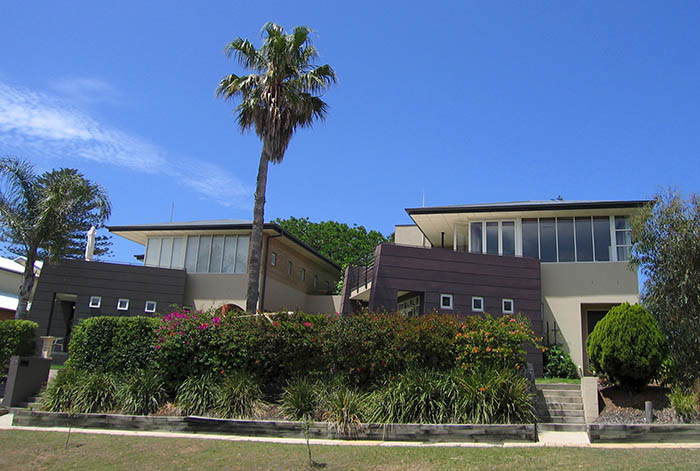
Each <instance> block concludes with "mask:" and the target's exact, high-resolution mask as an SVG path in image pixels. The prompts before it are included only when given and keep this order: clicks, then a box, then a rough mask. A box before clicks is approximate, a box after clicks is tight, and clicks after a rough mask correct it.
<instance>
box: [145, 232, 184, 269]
mask: <svg viewBox="0 0 700 471" xmlns="http://www.w3.org/2000/svg"><path fill="white" fill-rule="evenodd" d="M184 258H185V238H184V237H149V239H148V242H147V243H146V256H145V258H144V265H146V266H149V267H161V268H183V267H184V266H185V260H184Z"/></svg>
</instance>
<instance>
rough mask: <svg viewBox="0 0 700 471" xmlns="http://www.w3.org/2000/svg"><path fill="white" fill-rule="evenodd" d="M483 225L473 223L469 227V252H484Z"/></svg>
mask: <svg viewBox="0 0 700 471" xmlns="http://www.w3.org/2000/svg"><path fill="white" fill-rule="evenodd" d="M481 226H482V224H481V223H480V222H473V223H471V224H470V225H469V251H470V252H474V253H481V252H482V238H481V237H482V234H481V231H482V228H481Z"/></svg>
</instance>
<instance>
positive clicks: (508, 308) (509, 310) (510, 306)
mask: <svg viewBox="0 0 700 471" xmlns="http://www.w3.org/2000/svg"><path fill="white" fill-rule="evenodd" d="M513 311H514V303H513V300H512V299H504V300H503V314H513Z"/></svg>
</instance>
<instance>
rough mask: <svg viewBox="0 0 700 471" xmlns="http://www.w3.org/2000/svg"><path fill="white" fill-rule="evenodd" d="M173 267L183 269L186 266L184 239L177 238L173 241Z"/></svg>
mask: <svg viewBox="0 0 700 471" xmlns="http://www.w3.org/2000/svg"><path fill="white" fill-rule="evenodd" d="M171 266H172V267H173V268H183V267H184V266H185V239H184V238H183V237H175V238H174V239H173V260H172V263H171Z"/></svg>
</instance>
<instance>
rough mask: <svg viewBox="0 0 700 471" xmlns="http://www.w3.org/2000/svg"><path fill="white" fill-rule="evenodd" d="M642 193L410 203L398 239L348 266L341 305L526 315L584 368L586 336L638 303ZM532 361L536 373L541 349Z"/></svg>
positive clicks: (532, 355) (417, 311)
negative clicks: (637, 216)
mask: <svg viewBox="0 0 700 471" xmlns="http://www.w3.org/2000/svg"><path fill="white" fill-rule="evenodd" d="M647 203H648V201H645V200H637V201H559V200H555V201H526V202H514V203H495V204H472V205H461V206H440V207H423V208H409V209H406V212H407V213H408V215H409V216H410V217H411V219H412V220H413V222H414V223H415V224H413V225H407V226H405V225H401V226H396V232H395V234H396V235H395V243H394V244H382V245H379V246H378V247H377V248H376V250H375V254H374V257H373V259H371V260H367V261H366V263H359V264H358V265H357V266H351V267H349V268H348V269H347V271H346V273H345V290H344V293H343V300H342V308H341V309H342V311H343V313H346V314H347V313H350V312H353V310H355V309H357V308H358V307H360V306H366V307H367V308H369V309H370V310H388V311H393V310H399V311H402V312H406V313H413V314H421V313H430V312H440V313H462V314H481V313H484V312H486V313H490V314H492V315H496V316H499V315H503V314H523V315H526V316H527V317H528V318H529V319H530V320H531V322H532V325H533V328H534V330H535V332H536V333H537V334H538V335H541V336H542V337H543V338H544V341H545V342H547V343H549V344H552V343H560V344H563V345H565V347H566V348H567V349H568V350H569V352H570V353H571V356H572V358H573V360H574V362H576V364H577V365H579V366H580V367H581V368H582V369H584V370H586V369H587V366H588V359H587V356H586V352H585V344H586V340H587V337H588V335H589V334H590V332H591V331H592V330H593V327H594V326H595V324H596V323H597V322H598V321H599V320H600V319H601V318H602V317H603V316H604V315H605V314H606V313H607V311H608V310H609V309H610V308H611V307H612V306H615V305H617V304H620V303H624V302H630V303H636V302H638V301H639V287H638V280H637V273H636V271H634V270H630V268H629V266H628V263H627V261H628V259H629V254H630V248H631V245H632V242H631V235H630V219H629V218H630V216H631V215H632V214H633V213H634V212H635V210H637V209H638V208H640V207H641V206H643V205H645V204H647ZM528 356H529V357H528V361H530V362H532V363H533V364H534V366H535V370H536V373H540V372H541V369H542V359H541V355H538V354H537V352H535V351H532V352H529V353H528Z"/></svg>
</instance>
